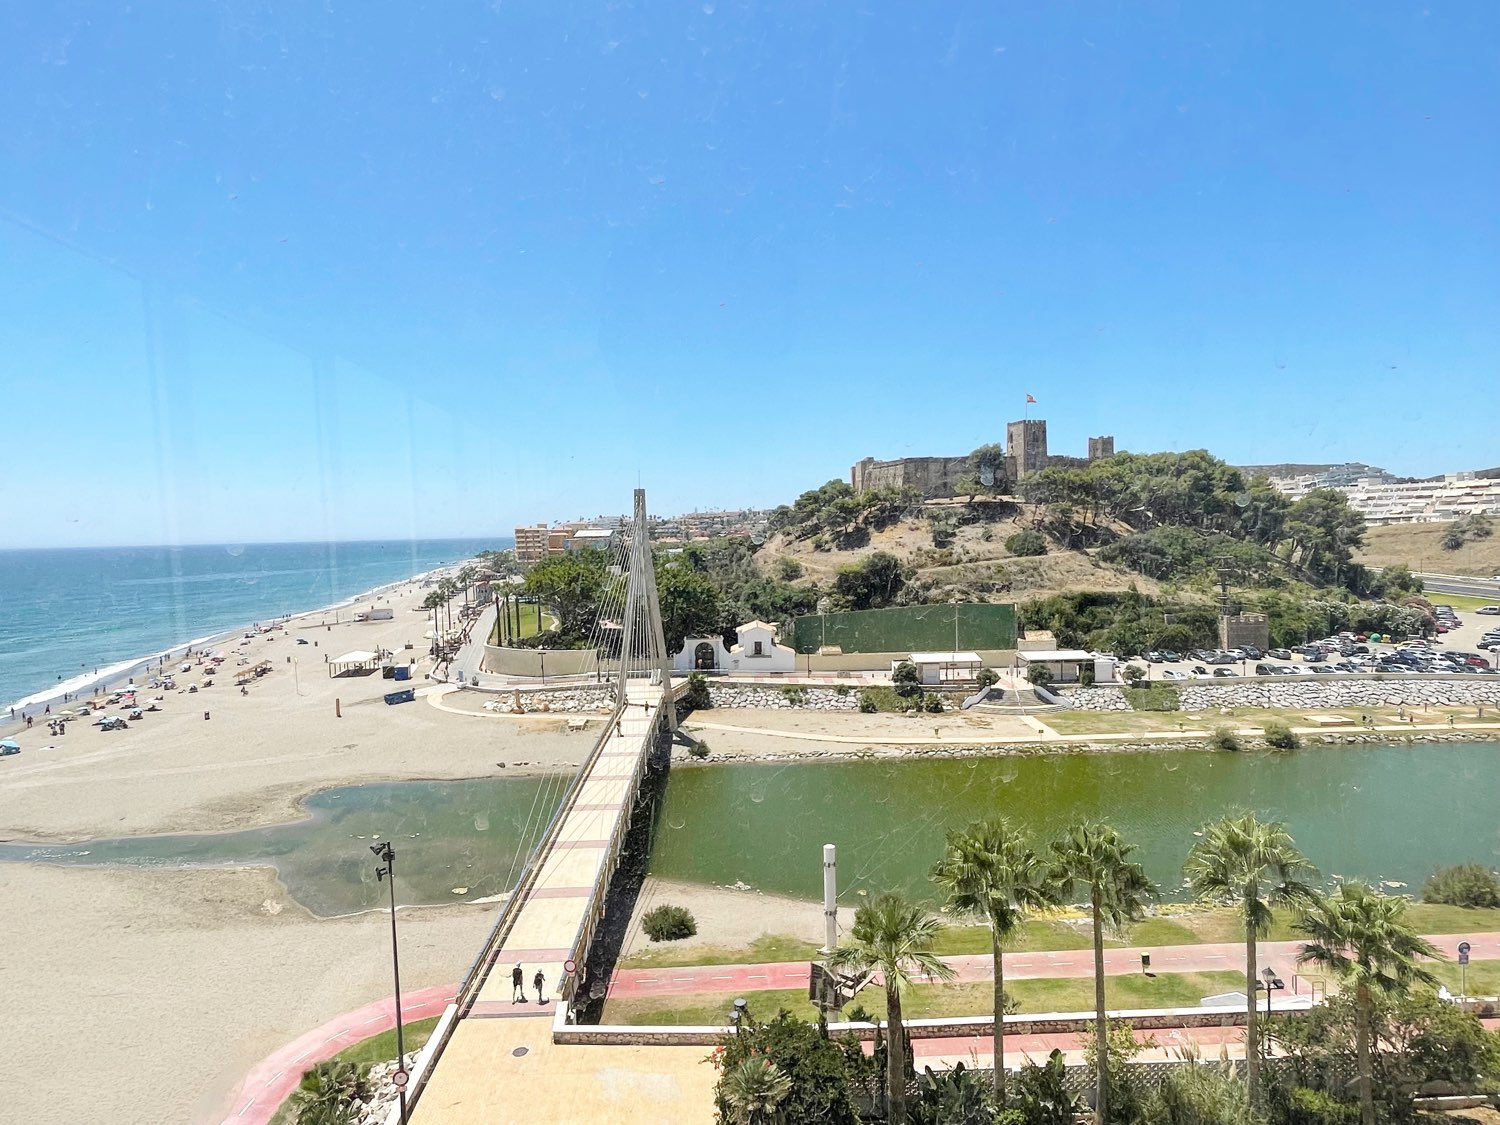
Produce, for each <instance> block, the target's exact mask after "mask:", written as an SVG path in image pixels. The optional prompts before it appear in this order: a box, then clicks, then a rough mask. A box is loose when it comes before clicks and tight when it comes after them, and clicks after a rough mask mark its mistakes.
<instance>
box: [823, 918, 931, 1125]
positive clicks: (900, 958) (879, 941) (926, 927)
mask: <svg viewBox="0 0 1500 1125" xmlns="http://www.w3.org/2000/svg"><path fill="white" fill-rule="evenodd" d="M941 929H942V923H941V922H938V921H937V920H936V919H934V918H931V917H929V916H928V914H927V911H925V910H923V909H922V908H921V907H920V906H917V905H915V904H914V903H910V902H908V901H907V900H906V899H905V898H903V897H902V896H901V895H898V894H883V895H880V896H879V897H878V898H876V899H875V901H874V902H870V903H866V904H865V905H864V906H861V907H860V908H859V909H858V910H856V911H855V912H854V925H853V927H852V928H851V929H850V930H849V939H850V940H849V941H848V942H847V943H846V944H844V945H841V946H839V947H838V948H837V949H835V950H834V951H833V952H832V953H831V954H829V956H828V965H829V967H830V968H834V969H842V970H845V971H852V972H867V971H869V970H871V969H875V970H878V971H879V973H880V977H881V981H882V982H883V983H884V985H885V1010H886V1022H887V1025H888V1027H889V1034H888V1035H887V1036H886V1049H885V1059H886V1062H885V1086H886V1101H887V1104H888V1105H889V1107H890V1121H891V1125H906V1029H905V1027H904V1026H903V1025H902V1023H901V994H902V993H903V992H905V991H907V990H908V989H910V987H911V985H912V980H913V978H914V977H915V976H917V975H923V976H928V977H936V978H937V979H938V980H952V979H953V976H954V973H953V970H952V969H950V968H949V967H948V966H947V965H945V964H943V962H942V961H940V960H939V959H938V957H937V954H935V953H933V951H932V944H933V941H934V940H935V939H936V938H937V935H938V931H939V930H941Z"/></svg>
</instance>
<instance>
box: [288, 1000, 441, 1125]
mask: <svg viewBox="0 0 1500 1125" xmlns="http://www.w3.org/2000/svg"><path fill="white" fill-rule="evenodd" d="M437 1022H438V1021H437V1017H436V1016H433V1017H432V1018H431V1019H425V1020H415V1021H413V1022H411V1023H409V1024H407V1025H406V1027H405V1029H404V1033H405V1036H406V1041H405V1043H404V1044H403V1046H405V1047H406V1052H407V1054H410V1053H411V1052H413V1051H416V1050H419V1049H420V1048H421V1047H423V1046H424V1045H425V1044H426V1043H427V1040H428V1039H430V1038H432V1033H433V1030H434V1029H435V1028H436V1027H437ZM333 1057H334V1058H335V1059H337V1060H338V1061H340V1062H353V1063H359V1064H360V1065H361V1066H368V1065H369V1064H371V1063H378V1062H390V1060H392V1059H394V1058H395V1057H396V1029H395V1028H391V1029H390V1030H389V1031H382V1032H381V1033H380V1034H379V1035H372V1036H370V1038H368V1039H362V1040H360V1041H359V1042H358V1043H356V1044H354V1046H352V1047H345V1048H344V1049H343V1050H342V1051H340V1052H339V1053H338V1054H336V1055H334V1056H333ZM295 1122H296V1116H295V1115H294V1114H293V1112H292V1102H291V1099H290V1098H288V1099H287V1100H286V1101H284V1102H282V1103H281V1106H280V1108H279V1109H277V1110H276V1113H275V1115H274V1116H273V1117H272V1118H271V1125H295Z"/></svg>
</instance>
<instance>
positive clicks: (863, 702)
mask: <svg viewBox="0 0 1500 1125" xmlns="http://www.w3.org/2000/svg"><path fill="white" fill-rule="evenodd" d="M879 710H880V704H879V703H877V702H875V697H874V696H873V695H872V694H871V693H870V689H869V688H865V689H864V690H863V691H861V692H860V693H859V712H860V714H861V715H873V714H875V712H876V711H879Z"/></svg>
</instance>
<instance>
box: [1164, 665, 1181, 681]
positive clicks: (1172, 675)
mask: <svg viewBox="0 0 1500 1125" xmlns="http://www.w3.org/2000/svg"><path fill="white" fill-rule="evenodd" d="M1161 678H1162V679H1164V680H1185V679H1187V676H1186V675H1184V674H1183V673H1181V672H1179V671H1177V669H1175V668H1168V669H1167V670H1166V671H1164V672H1162V674H1161Z"/></svg>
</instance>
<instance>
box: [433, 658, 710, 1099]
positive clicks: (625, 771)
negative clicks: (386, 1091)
mask: <svg viewBox="0 0 1500 1125" xmlns="http://www.w3.org/2000/svg"><path fill="white" fill-rule="evenodd" d="M627 699H628V704H627V706H626V708H625V710H624V713H623V715H622V717H621V719H620V723H619V726H618V727H617V728H616V729H615V730H613V731H609V732H606V736H605V740H604V742H603V744H602V746H601V747H600V750H599V753H598V755H597V756H596V757H595V759H594V762H593V765H592V767H591V768H590V770H589V772H588V774H587V775H586V776H585V777H584V779H583V781H582V783H581V784H580V785H579V787H578V791H577V796H576V797H575V799H574V801H573V803H572V804H571V805H570V806H569V807H568V808H567V809H566V810H564V812H563V814H562V816H561V817H560V818H559V820H558V823H557V825H556V828H555V830H554V832H553V835H552V836H551V838H550V840H549V841H548V842H547V843H546V844H545V845H544V847H543V848H542V849H541V851H540V852H539V853H538V854H539V856H540V861H539V862H540V867H539V869H538V871H537V872H536V878H535V879H534V881H532V882H531V883H530V885H529V886H525V887H524V889H523V891H522V892H521V893H522V896H523V897H522V899H521V901H520V903H519V905H518V907H517V910H518V913H517V914H516V916H515V919H514V922H513V924H512V926H511V929H510V932H509V933H508V934H507V935H506V936H505V938H504V940H503V941H502V942H501V944H500V947H499V950H498V952H497V953H496V954H495V956H494V958H493V961H492V964H493V968H492V969H491V971H490V974H489V976H488V978H487V979H486V980H485V982H484V986H483V988H481V989H480V991H479V994H478V996H477V997H476V999H475V1001H474V1005H473V1008H472V1009H471V1010H470V1012H469V1015H468V1018H466V1019H464V1020H462V1021H460V1023H459V1024H458V1026H457V1028H456V1029H455V1030H454V1032H453V1036H452V1038H451V1039H450V1040H449V1042H448V1045H447V1047H446V1048H445V1049H444V1051H443V1053H442V1055H441V1056H440V1057H439V1058H438V1059H437V1060H436V1062H435V1063H434V1066H433V1070H432V1073H431V1075H430V1077H429V1078H428V1081H427V1086H426V1089H425V1090H424V1091H423V1093H422V1096H421V1099H420V1100H419V1101H418V1103H417V1106H416V1109H415V1111H414V1113H413V1114H412V1119H413V1121H415V1122H418V1123H419V1125H445V1123H448V1122H453V1123H459V1122H463V1123H469V1122H474V1121H511V1120H515V1121H520V1120H524V1121H526V1122H528V1123H529V1125H548V1123H550V1122H557V1123H559V1125H561V1123H563V1122H576V1121H581V1120H588V1119H590V1117H592V1116H594V1115H595V1113H602V1114H603V1116H602V1117H599V1118H597V1119H599V1120H608V1121H611V1122H621V1123H626V1125H628V1123H632V1122H656V1121H668V1120H672V1121H677V1122H681V1121H684V1120H694V1119H697V1118H699V1117H701V1116H702V1114H703V1113H704V1112H705V1110H706V1109H707V1107H709V1106H710V1105H711V1104H712V1088H713V1071H712V1068H710V1067H706V1066H704V1065H702V1059H703V1056H704V1054H705V1052H704V1050H703V1048H701V1047H695V1048H679V1049H666V1050H664V1049H662V1048H659V1047H658V1048H642V1047H577V1046H558V1045H555V1044H554V1043H553V1042H552V1019H553V1016H554V1014H555V1010H556V1000H555V996H556V992H555V990H556V987H557V984H558V981H559V980H560V979H561V977H562V973H563V962H564V960H565V959H566V958H567V957H568V956H570V954H571V951H572V948H573V945H574V942H575V940H576V939H577V937H578V935H579V933H580V931H581V929H582V927H583V926H584V925H585V924H586V922H587V921H588V918H587V914H588V911H589V904H590V901H591V898H592V896H593V893H594V889H595V886H596V885H597V884H598V883H599V881H600V880H601V879H603V878H606V877H607V875H608V874H609V872H610V871H611V870H612V865H611V861H612V858H613V857H612V855H611V853H610V848H611V845H612V843H613V841H614V839H615V833H616V831H617V830H618V829H619V828H620V827H621V821H622V818H624V817H627V816H628V815H629V812H630V802H631V799H632V795H633V794H632V789H633V786H634V781H635V778H636V776H637V773H638V771H639V769H640V768H641V766H642V759H643V757H644V755H645V753H646V751H647V749H648V748H649V746H650V742H651V733H652V731H653V730H654V729H655V726H656V721H657V717H658V716H657V712H658V709H659V708H660V706H661V705H662V689H661V688H660V687H659V686H652V685H648V684H646V683H632V684H631V685H630V686H629V688H628V691H627ZM517 963H519V964H520V965H521V969H522V976H523V979H524V982H525V985H526V988H527V989H528V990H529V995H530V998H529V1000H528V1001H527V1002H526V1003H514V1002H513V1001H512V997H511V969H512V968H513V967H514V966H515V965H516V964H517ZM538 969H540V970H541V971H542V973H543V975H544V976H545V978H546V982H547V983H546V995H547V996H548V999H549V1003H547V1004H537V1003H536V993H535V990H534V989H532V987H531V981H532V978H533V977H534V976H535V974H536V972H537V970H538ZM512 1017H531V1018H512ZM523 1047H524V1048H525V1050H524V1051H523V1052H522V1053H521V1054H520V1055H517V1054H516V1053H515V1052H516V1050H517V1049H519V1048H523Z"/></svg>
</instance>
